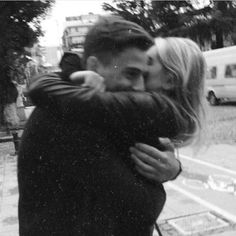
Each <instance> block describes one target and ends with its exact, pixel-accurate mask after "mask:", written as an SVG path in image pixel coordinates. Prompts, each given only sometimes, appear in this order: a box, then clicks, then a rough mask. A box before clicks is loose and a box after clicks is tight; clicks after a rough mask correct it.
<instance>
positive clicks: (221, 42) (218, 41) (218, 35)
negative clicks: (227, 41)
mask: <svg viewBox="0 0 236 236" xmlns="http://www.w3.org/2000/svg"><path fill="white" fill-rule="evenodd" d="M215 46H216V48H223V47H224V38H223V33H222V30H217V31H216V45H215Z"/></svg>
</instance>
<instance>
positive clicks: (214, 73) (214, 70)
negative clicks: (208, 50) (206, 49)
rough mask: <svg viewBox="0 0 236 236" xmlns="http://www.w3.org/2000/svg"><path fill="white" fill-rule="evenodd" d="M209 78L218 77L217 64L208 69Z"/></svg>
mask: <svg viewBox="0 0 236 236" xmlns="http://www.w3.org/2000/svg"><path fill="white" fill-rule="evenodd" d="M207 74H208V75H207V79H216V77H217V67H216V66H212V67H210V68H209V69H208V73H207Z"/></svg>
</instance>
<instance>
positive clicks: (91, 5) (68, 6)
mask: <svg viewBox="0 0 236 236" xmlns="http://www.w3.org/2000/svg"><path fill="white" fill-rule="evenodd" d="M103 2H107V3H111V2H112V0H56V3H55V5H54V6H53V8H52V10H51V12H50V14H49V15H48V17H47V18H46V20H44V21H43V22H42V29H43V30H44V31H45V36H44V37H43V38H42V39H41V40H40V43H41V44H42V45H45V46H58V45H60V43H61V37H62V33H63V28H64V22H65V17H66V16H78V15H84V14H88V13H89V12H92V13H94V14H105V12H104V11H103V10H102V3H103Z"/></svg>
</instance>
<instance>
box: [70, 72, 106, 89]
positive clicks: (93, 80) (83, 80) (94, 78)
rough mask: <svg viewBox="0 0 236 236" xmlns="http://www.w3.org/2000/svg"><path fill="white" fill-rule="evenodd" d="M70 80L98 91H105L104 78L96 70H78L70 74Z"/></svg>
mask: <svg viewBox="0 0 236 236" xmlns="http://www.w3.org/2000/svg"><path fill="white" fill-rule="evenodd" d="M70 80H71V82H73V83H74V84H79V85H81V86H83V87H89V88H93V89H94V91H96V92H104V91H105V84H104V78H103V77H102V76H100V75H99V74H97V73H96V72H94V71H89V70H87V71H76V72H74V73H72V74H71V75H70Z"/></svg>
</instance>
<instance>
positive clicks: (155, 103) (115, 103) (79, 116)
mask: <svg viewBox="0 0 236 236" xmlns="http://www.w3.org/2000/svg"><path fill="white" fill-rule="evenodd" d="M29 96H30V97H31V99H32V101H33V102H34V104H35V105H37V106H39V107H42V108H46V109H48V110H50V111H52V112H55V113H57V114H58V115H59V116H61V118H62V119H66V120H67V121H68V120H71V121H72V122H74V121H79V122H83V123H86V124H88V125H91V126H96V127H99V128H102V129H109V130H110V131H112V130H114V129H122V130H125V131H126V132H128V133H129V134H131V135H134V137H135V136H136V135H138V134H140V133H142V134H145V133H147V135H155V136H156V137H158V136H159V137H160V136H163V137H170V138H173V137H175V136H176V135H177V133H178V119H177V118H176V115H175V109H176V108H175V107H174V106H173V104H172V103H171V102H169V99H168V98H167V97H165V96H164V95H160V94H158V93H147V92H104V93H94V91H93V89H91V88H84V87H79V86H75V85H72V84H70V83H69V82H66V81H62V80H61V79H60V78H59V77H58V76H57V75H50V76H47V77H46V76H44V77H41V78H39V79H37V81H36V82H34V83H33V84H32V85H31V87H30V91H29Z"/></svg>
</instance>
